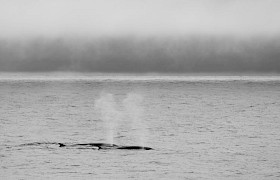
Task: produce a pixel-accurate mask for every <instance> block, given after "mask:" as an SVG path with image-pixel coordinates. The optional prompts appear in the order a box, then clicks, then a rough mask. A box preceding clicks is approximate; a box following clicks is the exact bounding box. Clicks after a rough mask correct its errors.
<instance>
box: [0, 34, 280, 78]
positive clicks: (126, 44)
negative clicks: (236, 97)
mask: <svg viewBox="0 0 280 180" xmlns="http://www.w3.org/2000/svg"><path fill="white" fill-rule="evenodd" d="M279 49H280V37H254V38H240V37H239V38H237V37H232V36H225V37H222V36H206V35H192V36H191V35H190V36H183V37H179V36H177V37H176V36H174V37H146V38H144V37H135V36H134V37H133V36H131V37H129V36H127V37H114V38H113V37H103V38H88V39H86V38H74V37H73V38H55V39H49V38H37V39H30V40H21V41H20V40H0V71H6V72H18V71H23V72H41V71H43V72H46V71H72V72H73V71H74V72H121V73H147V72H159V73H192V72H205V73H209V72H221V73H228V72H229V73H240V72H243V73H252V72H253V73H258V72H261V73H271V72H278V73H279V72H280V61H279V59H280V52H279Z"/></svg>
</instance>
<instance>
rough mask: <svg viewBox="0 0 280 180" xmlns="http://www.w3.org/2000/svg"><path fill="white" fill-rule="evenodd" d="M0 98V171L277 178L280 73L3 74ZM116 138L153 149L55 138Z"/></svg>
mask: <svg viewBox="0 0 280 180" xmlns="http://www.w3.org/2000/svg"><path fill="white" fill-rule="evenodd" d="M0 102H1V106H0V137H1V138H0V160H1V163H0V166H1V167H0V179H280V77H279V76H153V75H151V76H133V75H131V76H125V75H119V76H112V75H108V76H102V75H79V76H69V75H67V76H63V75H58V76H54V75H26V74H25V75H18V74H16V75H11V74H8V75H3V74H2V75H1V76H0ZM112 139H113V141H114V143H116V144H120V145H145V146H149V147H152V148H154V149H155V150H152V151H129V150H93V149H90V148H86V149H78V148H61V147H58V145H57V144H56V143H58V142H60V143H66V144H73V143H90V142H108V141H111V140H112ZM26 143H33V144H29V145H28V144H26ZM34 143H40V144H34Z"/></svg>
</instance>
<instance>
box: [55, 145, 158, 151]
mask: <svg viewBox="0 0 280 180" xmlns="http://www.w3.org/2000/svg"><path fill="white" fill-rule="evenodd" d="M58 145H59V147H78V148H79V147H88V148H95V149H126V150H152V149H153V148H150V147H143V146H118V145H116V144H108V143H82V144H71V145H66V144H63V143H58Z"/></svg>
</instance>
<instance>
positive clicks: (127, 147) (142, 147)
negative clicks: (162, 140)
mask: <svg viewBox="0 0 280 180" xmlns="http://www.w3.org/2000/svg"><path fill="white" fill-rule="evenodd" d="M117 149H128V150H153V148H150V147H144V146H120V147H118V148H117Z"/></svg>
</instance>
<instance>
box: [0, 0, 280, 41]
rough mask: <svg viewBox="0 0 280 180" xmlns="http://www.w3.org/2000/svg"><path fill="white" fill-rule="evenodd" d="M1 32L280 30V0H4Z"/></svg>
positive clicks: (250, 32) (256, 32) (258, 32)
mask: <svg viewBox="0 0 280 180" xmlns="http://www.w3.org/2000/svg"><path fill="white" fill-rule="evenodd" d="M0 4H1V5H0V27H1V28H0V36H2V37H18V36H21V37H22V36H38V35H43V36H61V35H73V34H76V35H80V36H100V35H106V36H108V35H109V36H111V35H113V36H114V35H181V34H188V33H199V34H215V35H217V34H218V35H219V34H231V35H242V36H244V35H245V36H248V35H276V34H277V35H278V34H279V32H280V20H279V18H280V1H279V0H0Z"/></svg>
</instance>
